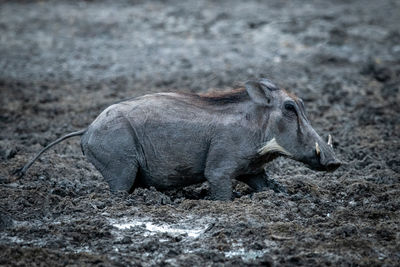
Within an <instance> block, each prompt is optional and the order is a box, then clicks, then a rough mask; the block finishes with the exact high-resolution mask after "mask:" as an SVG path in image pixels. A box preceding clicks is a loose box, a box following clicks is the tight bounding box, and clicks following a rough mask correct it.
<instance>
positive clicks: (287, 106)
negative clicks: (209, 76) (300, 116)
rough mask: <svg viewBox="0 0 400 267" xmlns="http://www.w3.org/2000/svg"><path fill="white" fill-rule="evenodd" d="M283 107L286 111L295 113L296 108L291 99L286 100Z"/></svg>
mask: <svg viewBox="0 0 400 267" xmlns="http://www.w3.org/2000/svg"><path fill="white" fill-rule="evenodd" d="M284 107H285V110H286V111H289V112H293V113H296V108H295V107H294V103H293V102H292V101H288V102H286V103H285V105H284Z"/></svg>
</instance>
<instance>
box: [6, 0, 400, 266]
mask: <svg viewBox="0 0 400 267" xmlns="http://www.w3.org/2000/svg"><path fill="white" fill-rule="evenodd" d="M399 14H400V3H399V2H398V1H390V0H385V1H317V0H315V1H265V2H264V1H229V2H228V1H226V2H225V1H118V2H113V1H110V2H105V1H104V2H103V1H1V2H0V70H1V71H0V265H2V266H24V265H30V266H37V265H41V266H43V265H47V266H65V265H74V266H82V265H102V266H129V265H143V266H159V265H167V266H179V265H184V266H190V265H192V266H204V265H207V266H211V265H212V266H221V265H228V266H230V265H235V266H246V265H267V266H274V265H276V266H281V265H310V266H316V265H333V266H337V265H344V266H347V265H352V266H354V265H355V266H357V265H361V266H396V265H397V266H398V265H399V263H400V229H399V228H400V226H399V225H400V223H399V222H400V211H399V208H400V183H399V178H400V157H399V152H400V142H399V141H400V139H399V136H400V116H399V114H400V92H399V84H400V27H399V26H400V15H399ZM255 77H268V78H269V79H271V80H273V81H275V82H276V83H278V84H279V85H280V86H282V87H284V88H287V89H288V90H290V91H291V92H294V93H295V94H297V95H298V96H300V97H302V98H303V100H304V102H305V104H306V109H307V112H308V114H309V118H310V120H311V121H312V124H313V126H314V128H315V129H316V130H317V131H318V132H319V133H320V134H321V135H322V136H324V137H325V138H326V137H327V136H328V134H329V133H330V134H332V136H333V139H334V143H333V145H334V148H335V151H336V153H337V155H338V157H339V158H340V159H341V160H342V161H343V162H344V164H343V166H341V167H340V168H339V169H338V170H337V171H335V172H333V173H322V172H314V171H311V170H309V169H307V168H306V167H305V166H303V165H302V164H300V163H297V162H294V161H292V160H289V159H284V158H280V159H277V160H275V161H274V162H271V163H270V164H268V166H267V169H266V171H267V173H268V175H269V177H270V178H271V179H274V180H275V181H276V182H277V183H279V184H281V185H282V186H284V187H285V188H286V190H287V193H276V192H274V191H272V190H269V191H265V192H261V193H254V192H252V191H251V190H250V188H248V187H247V186H246V185H244V184H242V183H240V182H235V185H234V190H235V199H234V200H233V201H231V202H220V201H211V200H210V199H209V188H208V185H207V184H206V183H204V184H202V185H196V186H190V187H186V188H183V189H179V190H172V191H167V192H159V191H157V190H155V189H154V188H148V189H141V188H140V189H136V190H135V191H134V192H133V193H132V194H123V193H121V194H114V195H113V194H111V193H110V192H109V190H108V186H107V184H106V183H105V182H104V181H103V179H102V177H101V175H100V173H99V172H97V171H96V170H95V169H94V167H93V166H92V165H91V164H90V163H89V162H88V161H86V159H85V157H84V155H82V153H81V150H80V146H79V138H75V139H70V140H68V141H65V142H64V143H62V144H59V145H58V146H56V147H55V148H54V149H52V150H51V151H49V152H48V153H46V154H44V155H43V156H42V157H41V159H40V160H39V161H38V162H36V164H35V165H33V166H32V168H31V169H30V171H29V173H28V174H27V175H26V176H25V177H23V178H20V179H18V178H17V177H15V176H14V175H12V172H13V171H14V170H15V169H17V168H19V167H21V166H22V165H23V164H25V163H26V162H27V161H28V160H29V159H30V158H31V157H32V156H33V155H34V153H35V152H37V151H38V150H40V149H41V148H42V147H43V146H44V145H46V144H48V143H49V142H50V141H52V140H54V139H56V138H57V137H59V136H60V135H62V134H64V133H67V132H71V131H74V130H78V129H83V128H85V127H86V126H87V125H88V124H89V123H90V122H91V121H92V120H93V119H94V118H95V117H96V116H97V115H98V114H99V113H100V112H101V111H102V110H103V109H104V108H105V107H107V106H108V105H110V104H112V103H115V102H117V101H120V100H122V99H125V98H129V97H134V96H139V95H143V94H146V93H151V92H163V91H183V92H205V91H207V90H210V89H214V90H225V89H227V88H229V87H231V86H233V85H235V84H238V83H240V82H243V81H245V80H248V79H250V78H255Z"/></svg>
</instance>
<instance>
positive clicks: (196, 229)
mask: <svg viewBox="0 0 400 267" xmlns="http://www.w3.org/2000/svg"><path fill="white" fill-rule="evenodd" d="M111 224H112V226H114V227H116V228H118V229H119V230H129V229H131V228H135V227H143V228H144V229H145V230H146V232H145V233H144V235H145V236H148V235H153V234H156V233H168V234H170V235H172V236H179V235H185V234H186V235H187V236H188V237H190V238H198V237H199V236H200V235H201V234H202V233H204V231H205V230H206V229H207V227H208V224H207V225H204V226H194V225H193V223H190V222H179V223H174V224H167V223H157V224H156V223H154V222H151V221H149V220H139V219H127V218H123V219H120V220H111Z"/></svg>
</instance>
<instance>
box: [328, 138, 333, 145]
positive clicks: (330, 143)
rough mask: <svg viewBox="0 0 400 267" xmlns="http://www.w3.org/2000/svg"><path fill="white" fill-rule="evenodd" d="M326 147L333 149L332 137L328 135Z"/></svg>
mask: <svg viewBox="0 0 400 267" xmlns="http://www.w3.org/2000/svg"><path fill="white" fill-rule="evenodd" d="M328 146H330V147H332V148H333V145H332V135H328Z"/></svg>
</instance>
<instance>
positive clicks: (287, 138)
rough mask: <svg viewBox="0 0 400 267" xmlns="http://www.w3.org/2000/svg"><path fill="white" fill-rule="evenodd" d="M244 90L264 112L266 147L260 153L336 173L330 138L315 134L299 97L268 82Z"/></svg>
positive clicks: (253, 82) (256, 81)
mask: <svg viewBox="0 0 400 267" xmlns="http://www.w3.org/2000/svg"><path fill="white" fill-rule="evenodd" d="M245 87H246V90H247V92H248V94H249V95H250V97H251V98H252V100H253V101H254V102H256V104H258V106H260V108H261V109H263V112H265V134H264V137H263V139H264V140H265V144H264V146H262V147H261V148H260V149H259V153H260V154H266V153H271V152H276V153H279V154H283V155H285V156H287V157H289V158H292V159H294V160H297V161H301V162H303V163H305V164H306V165H308V166H309V167H310V168H311V169H313V170H318V171H334V170H336V169H337V168H338V167H339V166H340V164H341V162H340V161H339V160H338V159H337V157H336V156H335V153H334V151H333V147H332V137H331V135H329V136H328V140H327V141H324V140H323V139H322V138H321V137H320V136H319V135H318V134H317V133H316V131H315V130H314V128H313V127H312V126H311V124H310V121H309V120H308V118H307V115H306V112H305V109H304V103H303V101H302V100H301V99H300V98H298V97H296V96H295V95H293V94H290V93H288V92H286V91H285V90H283V89H279V88H278V87H277V86H276V85H274V84H273V83H272V82H271V81H269V80H267V79H260V80H255V81H248V82H246V84H245Z"/></svg>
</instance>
